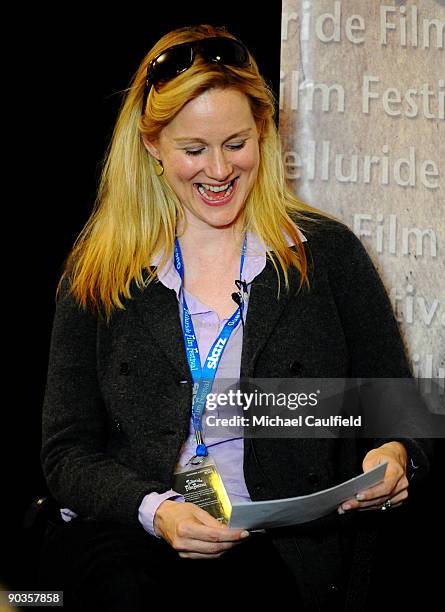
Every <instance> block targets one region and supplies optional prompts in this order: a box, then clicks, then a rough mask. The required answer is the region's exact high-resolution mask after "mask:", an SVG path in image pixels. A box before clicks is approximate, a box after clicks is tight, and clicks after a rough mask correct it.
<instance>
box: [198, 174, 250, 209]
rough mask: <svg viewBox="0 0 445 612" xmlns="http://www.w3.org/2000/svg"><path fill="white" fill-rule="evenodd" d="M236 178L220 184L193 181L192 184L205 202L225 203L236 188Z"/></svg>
mask: <svg viewBox="0 0 445 612" xmlns="http://www.w3.org/2000/svg"><path fill="white" fill-rule="evenodd" d="M238 178H239V177H236V178H234V179H233V180H232V181H230V182H229V183H226V184H225V185H221V186H216V185H208V184H207V183H195V185H194V186H195V187H196V190H197V191H198V193H199V195H200V196H201V198H202V199H203V200H204V201H205V202H206V203H209V204H225V203H226V202H228V200H230V199H231V196H232V194H233V193H234V191H235V190H236V185H237V182H238Z"/></svg>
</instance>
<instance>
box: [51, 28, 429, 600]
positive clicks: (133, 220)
mask: <svg viewBox="0 0 445 612" xmlns="http://www.w3.org/2000/svg"><path fill="white" fill-rule="evenodd" d="M179 45H181V46H179ZM273 118H274V100H273V95H272V93H271V92H270V90H269V89H268V87H267V85H266V84H265V83H264V81H263V79H262V77H261V76H260V74H259V71H258V68H257V65H256V63H255V61H254V59H253V57H252V56H251V54H250V53H249V52H248V51H247V49H246V48H245V47H244V45H242V43H240V42H239V41H236V39H235V38H234V37H233V36H232V35H230V34H229V33H227V32H226V31H225V30H224V29H221V28H214V27H211V26H197V27H192V28H183V29H179V30H176V31H173V32H170V33H168V34H166V35H165V36H163V37H162V38H161V39H160V40H159V42H158V43H157V44H156V45H155V46H154V47H153V49H152V50H151V51H150V52H149V53H148V55H147V56H146V57H145V59H144V60H143V62H142V64H141V66H140V67H139V69H138V71H137V73H136V75H135V77H134V80H133V83H132V86H131V87H130V89H129V91H128V94H127V96H126V99H125V101H124V104H123V106H122V109H121V112H120V115H119V118H118V121H117V124H116V127H115V130H114V134H113V138H112V143H111V146H110V149H109V152H108V157H107V160H106V163H105V166H104V169H103V174H102V180H101V184H100V188H99V193H98V198H97V205H96V208H95V210H94V213H93V214H92V216H91V218H90V220H89V221H88V223H87V225H86V227H85V228H84V230H83V231H82V233H81V235H80V236H79V238H78V240H77V242H76V244H75V246H74V248H73V251H72V253H71V254H70V256H69V258H68V261H67V264H66V270H65V273H64V275H63V277H62V280H61V284H60V296H59V300H58V303H57V309H56V315H55V320H54V327H53V335H52V343H51V354H50V363H49V371H48V384H47V391H46V397H45V404H44V417H43V448H42V463H43V469H44V473H45V476H46V479H47V482H48V486H49V488H50V490H51V492H52V494H53V495H54V497H55V498H56V500H57V501H58V502H59V503H60V504H61V506H66V509H65V510H64V513H65V516H66V515H68V518H71V517H77V518H75V519H74V520H72V521H71V522H70V523H67V524H66V525H61V526H59V527H57V528H56V529H55V530H54V531H53V533H52V534H50V536H49V537H48V538H47V545H46V549H45V551H44V555H43V565H44V567H45V568H46V569H45V570H44V571H43V574H44V576H46V579H47V580H48V581H50V580H51V578H52V581H53V586H54V587H55V588H60V581H64V584H65V587H66V589H67V591H66V592H67V593H68V596H69V597H73V601H77V604H78V605H79V603H78V602H82V605H83V606H86V605H87V604H88V603H89V602H94V606H96V608H95V609H100V605H102V606H104V609H108V610H113V609H122V608H123V607H125V609H127V610H130V609H134V610H139V609H144V602H146V601H147V598H150V597H153V594H154V593H156V595H157V596H160V597H162V598H165V597H166V596H167V593H168V591H167V592H164V591H162V589H159V588H158V587H159V583H158V581H159V580H161V578H164V579H165V588H166V589H169V588H171V586H172V585H173V584H175V585H176V584H177V580H179V576H182V578H181V580H182V579H183V578H184V576H185V577H186V578H185V579H184V584H187V581H188V580H189V579H190V580H191V579H193V577H194V576H195V575H197V576H199V580H200V581H201V582H202V584H205V583H210V581H211V580H212V578H211V577H212V576H213V575H214V574H215V569H216V573H217V575H218V577H220V578H221V580H222V581H224V580H225V578H224V576H225V577H226V578H227V577H228V576H229V575H230V574H231V573H232V575H233V569H234V568H236V567H238V568H243V567H246V566H247V564H249V567H255V568H256V571H258V572H259V574H258V576H259V579H258V580H256V582H255V584H254V585H253V586H252V585H250V588H249V595H248V596H246V597H247V600H248V601H251V599H252V597H253V595H254V594H255V593H257V594H259V593H260V594H262V595H264V593H265V592H267V591H268V590H269V589H270V584H267V581H268V580H272V579H273V576H275V578H277V577H279V579H280V589H288V591H289V593H290V595H291V596H293V597H294V598H295V599H297V598H301V602H302V606H304V607H306V608H307V609H313V610H315V609H330V610H332V609H335V608H336V607H339V608H340V607H342V606H343V604H344V603H345V602H346V604H347V606H349V609H361V607H362V606H363V601H364V597H365V594H366V583H367V575H368V556H369V554H370V550H371V543H372V541H373V537H372V533H374V532H373V529H374V527H373V524H372V521H370V519H369V516H370V515H371V513H368V512H363V513H358V512H355V511H356V510H376V511H379V513H380V510H381V509H387V508H388V507H389V506H390V505H392V506H398V505H400V504H401V503H402V502H403V501H404V500H406V498H407V495H408V493H407V489H408V481H409V479H410V478H411V476H412V474H411V473H407V469H408V467H409V465H411V466H413V465H415V466H418V467H419V469H418V470H417V472H418V473H419V472H422V469H421V468H424V469H426V467H427V465H428V460H427V457H426V455H425V452H424V449H423V448H422V447H421V445H420V444H419V443H417V442H416V441H414V440H403V441H389V442H388V441H386V442H385V441H383V443H375V444H374V447H373V446H372V444H371V446H370V447H369V448H368V449H366V450H365V451H363V450H362V449H360V448H359V446H360V445H358V444H356V443H355V442H354V441H352V440H342V441H340V440H332V439H329V440H328V439H326V440H314V439H303V440H301V439H300V440H293V439H279V440H277V439H255V440H253V439H245V440H243V439H242V438H235V439H233V438H232V439H230V438H228V439H226V440H221V439H219V440H216V439H212V437H211V434H210V435H207V433H208V432H207V433H206V432H204V433H203V431H202V417H201V415H200V411H202V410H203V409H204V407H203V398H204V397H205V394H204V395H203V392H202V389H207V391H208V390H210V388H211V387H212V384H215V385H216V384H217V383H218V381H220V382H221V381H226V380H228V379H238V378H239V377H240V376H241V377H258V378H275V377H278V378H289V377H292V376H298V377H301V376H305V377H314V378H315V377H320V378H322V377H325V378H337V377H339V378H342V377H347V376H351V377H371V376H372V377H405V376H409V369H408V366H407V363H406V360H405V356H404V353H403V347H402V342H401V340H400V337H399V334H398V330H397V326H396V323H395V321H394V317H393V315H392V312H391V308H390V305H389V303H388V300H387V298H386V295H385V293H384V290H383V288H382V285H381V283H380V281H379V279H378V277H377V274H376V272H375V270H374V268H373V266H372V264H371V263H370V260H369V258H368V257H367V255H366V254H365V252H364V250H363V248H362V246H361V244H360V242H359V241H358V240H357V239H356V238H355V237H354V235H353V234H352V233H351V232H350V231H349V230H348V229H347V228H346V227H344V226H343V225H342V224H340V223H338V222H335V221H333V220H329V219H327V218H324V217H323V216H321V215H319V214H317V213H316V212H315V211H314V210H312V209H310V208H309V207H308V206H305V205H303V204H302V203H301V202H300V201H299V200H298V199H297V198H296V197H295V195H293V193H292V192H291V191H290V190H289V189H288V188H287V187H286V184H285V179H284V173H283V166H282V160H281V152H280V144H279V138H278V134H277V131H276V127H275V124H274V119H273ZM351 287H353V290H351ZM235 302H236V303H235ZM376 321H378V322H379V325H378V329H376V325H375V322H376ZM197 355H198V356H199V359H197V358H196V357H197ZM206 356H207V359H206ZM213 377H214V380H213ZM206 384H207V387H206ZM193 457H195V459H196V465H198V462H199V461H200V460H201V459H203V458H206V461H210V460H211V461H213V462H214V463H215V464H216V466H217V468H216V469H217V470H218V472H219V475H220V477H221V479H222V482H223V483H224V486H225V489H226V491H227V494H228V497H229V498H230V501H231V502H233V501H237V500H249V499H251V500H254V501H256V500H261V499H273V498H279V497H283V498H284V497H290V496H296V495H303V494H306V493H310V492H313V491H316V490H319V489H323V488H327V487H329V486H332V485H333V484H335V483H337V482H340V481H341V480H343V479H346V478H351V477H352V476H355V475H356V474H357V473H358V471H359V469H360V466H361V465H362V467H363V470H364V471H367V470H369V469H371V468H372V467H374V466H376V465H377V464H379V463H382V462H387V463H388V467H387V470H386V475H385V479H384V481H383V482H382V483H380V484H379V485H377V486H375V487H373V488H371V489H369V490H367V491H364V492H363V494H362V496H361V498H360V499H353V500H348V501H347V502H345V503H344V504H343V505H342V506H341V507H340V508H339V509H338V514H336V515H334V516H330V517H327V518H326V519H323V520H319V521H315V522H312V523H309V524H307V525H303V526H299V527H294V528H282V529H275V530H270V531H269V532H268V533H267V534H256V535H249V533H248V532H245V531H243V530H241V529H230V528H229V527H227V526H225V525H224V524H222V523H221V521H219V520H218V518H220V517H217V518H215V516H216V515H213V516H212V515H211V514H210V513H209V512H207V511H205V510H204V509H203V508H202V507H199V506H198V505H197V504H194V503H190V502H185V501H184V491H178V490H177V487H175V484H176V483H178V477H177V473H178V471H179V472H181V471H183V470H184V469H192V467H193V465H194V464H193V465H192V466H191V465H190V463H189V460H190V458H193ZM423 471H424V470H423ZM417 475H418V474H417ZM67 551H69V552H67ZM184 559H187V560H188V561H185V562H184ZM214 559H218V563H217V564H216V566H215V565H214V564H211V563H208V561H209V560H214ZM190 560H193V561H190ZM272 560H273V563H272ZM178 563H179V564H178ZM237 564H238V565H237ZM255 564H256V565H255ZM57 566H58V567H59V568H60V567H61V566H63V570H57V569H56V568H57ZM67 567H68V568H69V569H67ZM160 567H162V571H161V572H159V568H160ZM274 568H275V574H274ZM157 570H158V571H157ZM175 570H178V571H177V572H176V573H174V571H175ZM45 572H46V574H45ZM261 572H263V574H261ZM48 575H50V576H51V578H50V579H48V578H47V576H48ZM261 576H262V577H261ZM58 580H59V582H57V581H58ZM212 586H213V588H216V590H217V593H216V594H215V595H216V596H217V597H218V598H220V597H223V596H224V593H225V594H226V596H227V598H228V601H232V602H233V601H237V600H238V598H239V597H241V596H242V593H243V592H244V591H245V589H246V584H245V582H244V581H241V586H240V588H238V589H237V590H236V589H235V590H233V589H234V586H233V584H231V587H232V588H231V589H229V591H228V592H227V590H226V589H223V590H221V589H218V588H217V587H214V581H213V582H212ZM179 592H181V591H180V590H179ZM73 605H74V604H73ZM92 605H93V604H92ZM113 606H114V607H113ZM78 609H83V608H78Z"/></svg>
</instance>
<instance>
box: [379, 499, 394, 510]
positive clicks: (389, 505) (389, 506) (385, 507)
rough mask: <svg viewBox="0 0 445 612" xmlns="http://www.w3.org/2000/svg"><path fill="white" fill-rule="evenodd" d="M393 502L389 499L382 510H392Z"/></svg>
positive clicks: (382, 506)
mask: <svg viewBox="0 0 445 612" xmlns="http://www.w3.org/2000/svg"><path fill="white" fill-rule="evenodd" d="M391 505H392V504H391V500H390V499H387V500H386V502H384V503H383V504H382V505H381V507H380V510H389V509H390V508H391Z"/></svg>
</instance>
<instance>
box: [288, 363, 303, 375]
mask: <svg viewBox="0 0 445 612" xmlns="http://www.w3.org/2000/svg"><path fill="white" fill-rule="evenodd" d="M289 370H290V371H291V372H292V374H295V375H297V374H301V372H302V371H303V366H302V364H301V363H300V362H299V361H297V360H295V361H291V362H290V364H289Z"/></svg>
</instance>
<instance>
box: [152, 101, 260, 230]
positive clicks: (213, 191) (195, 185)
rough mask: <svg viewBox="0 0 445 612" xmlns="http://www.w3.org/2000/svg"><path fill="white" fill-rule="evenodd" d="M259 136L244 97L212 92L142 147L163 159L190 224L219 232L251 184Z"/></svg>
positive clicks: (229, 222) (241, 203)
mask: <svg viewBox="0 0 445 612" xmlns="http://www.w3.org/2000/svg"><path fill="white" fill-rule="evenodd" d="M258 138H259V135H258V132H257V128H256V124H255V120H254V117H253V115H252V111H251V110H250V106H249V101H248V98H247V96H245V95H244V94H243V93H241V92H239V91H237V90H235V89H210V90H208V91H206V92H204V93H203V94H201V95H200V96H198V97H197V98H195V99H194V100H192V101H190V102H189V103H188V104H186V105H185V106H184V108H183V109H182V110H181V111H180V112H179V113H178V114H177V115H176V116H175V118H174V119H173V120H172V121H171V122H170V123H169V124H168V125H167V126H166V127H165V128H164V129H163V130H162V131H161V133H160V135H159V138H158V140H157V141H156V142H148V141H146V140H145V139H144V144H145V146H146V147H147V149H148V151H149V152H150V153H151V154H152V155H153V156H154V157H156V158H157V159H160V160H162V163H163V166H164V177H165V179H166V180H167V182H168V184H169V185H170V187H171V188H172V189H173V191H174V192H175V193H176V195H177V196H178V198H179V200H180V201H181V203H182V205H183V207H184V213H185V216H186V219H187V221H188V223H192V224H193V225H195V226H196V225H202V224H205V225H207V226H211V227H215V228H222V227H227V226H229V225H232V224H233V223H234V222H235V221H236V220H237V219H238V218H239V213H240V211H241V210H242V209H243V207H244V204H245V202H246V199H247V196H248V194H249V192H250V190H251V188H252V186H253V184H254V182H255V179H256V177H257V174H258V167H259V142H258Z"/></svg>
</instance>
